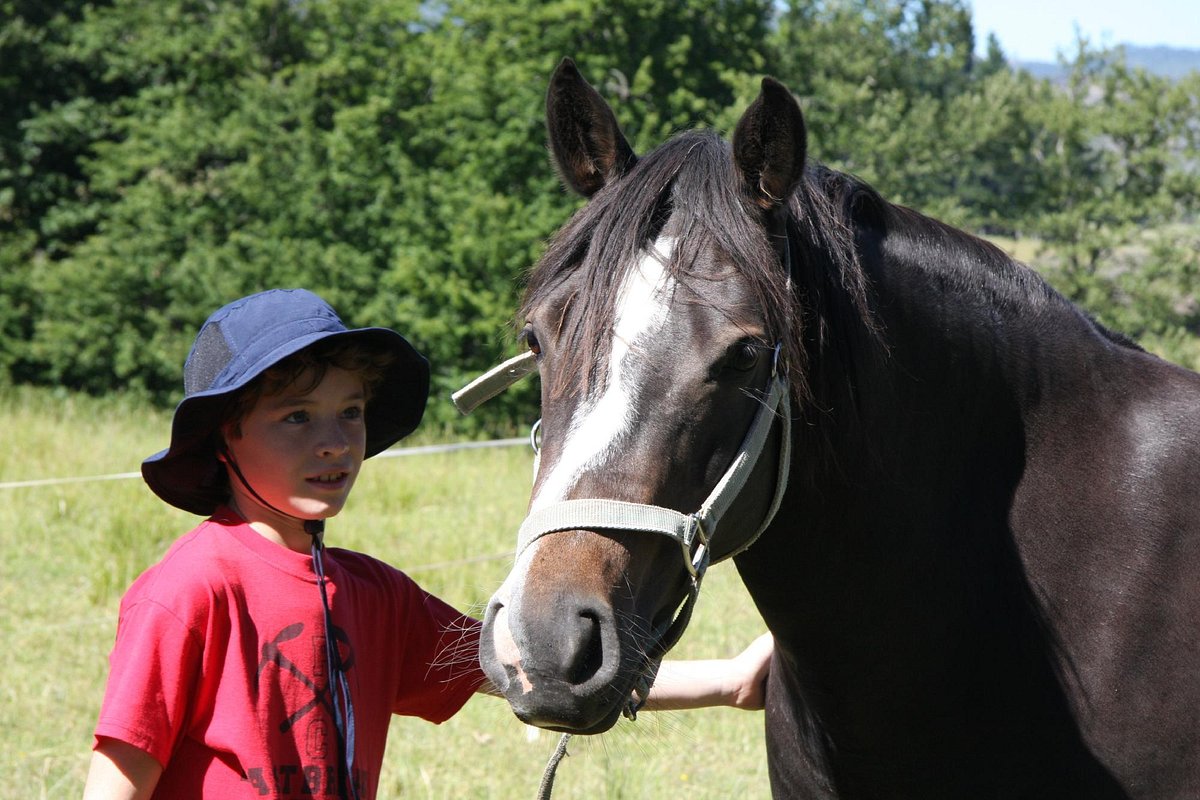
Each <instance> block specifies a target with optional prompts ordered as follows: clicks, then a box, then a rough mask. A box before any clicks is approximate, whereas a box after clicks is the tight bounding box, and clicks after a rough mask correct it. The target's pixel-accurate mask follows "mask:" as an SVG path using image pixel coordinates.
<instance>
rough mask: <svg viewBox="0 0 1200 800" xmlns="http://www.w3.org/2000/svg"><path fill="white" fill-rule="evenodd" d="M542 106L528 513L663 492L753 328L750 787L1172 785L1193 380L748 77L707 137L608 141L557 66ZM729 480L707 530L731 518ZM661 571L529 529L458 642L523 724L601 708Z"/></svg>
mask: <svg viewBox="0 0 1200 800" xmlns="http://www.w3.org/2000/svg"><path fill="white" fill-rule="evenodd" d="M548 116H549V127H550V139H551V147H552V150H553V152H554V155H555V158H556V161H557V163H558V166H559V168H560V170H561V172H562V173H563V176H564V178H565V180H566V181H567V182H568V183H569V184H570V185H571V186H572V187H574V188H575V189H577V190H578V191H580V192H582V193H584V194H585V195H587V196H589V197H590V198H591V202H590V203H589V204H588V205H587V206H585V207H584V208H583V209H582V210H581V211H580V212H579V213H578V214H577V215H576V217H575V218H574V219H573V220H572V221H571V222H570V223H569V224H568V225H567V226H566V227H565V228H564V229H563V231H561V232H560V233H559V235H558V237H556V239H555V240H554V242H553V243H552V244H551V246H550V248H549V250H548V252H547V254H546V256H545V257H544V259H543V261H542V263H541V264H540V265H539V267H538V269H537V270H536V271H535V273H534V274H533V276H532V278H531V282H530V286H529V290H528V294H527V298H526V303H525V307H524V310H523V313H524V314H525V316H526V319H527V320H528V326H527V329H526V338H527V340H528V341H529V342H530V343H531V346H533V347H534V348H535V349H536V351H537V352H538V353H539V359H540V363H541V373H542V380H543V397H542V404H543V415H544V427H543V431H544V448H543V454H542V463H541V468H540V472H539V475H538V479H537V482H536V484H535V489H534V498H533V505H534V506H537V505H539V504H540V503H543V502H547V501H548V500H547V498H548V497H549V501H552V500H555V499H567V498H579V497H610V498H615V499H621V500H629V501H633V502H640V503H654V504H657V505H662V506H667V507H671V508H675V509H678V510H681V511H685V512H686V511H690V510H692V509H694V507H695V505H696V503H697V502H698V501H699V499H700V498H703V497H704V496H705V495H706V494H707V492H708V491H709V490H710V489H711V488H712V485H713V483H715V481H716V480H717V478H718V477H719V476H720V474H721V471H722V470H723V469H724V466H725V464H726V463H728V461H729V459H730V458H731V453H732V452H733V451H734V450H735V449H736V447H737V445H738V443H739V441H740V438H741V436H742V435H743V434H744V432H745V430H746V427H747V425H748V424H749V420H750V418H751V416H752V415H753V412H754V408H755V403H756V398H757V396H758V395H757V392H758V389H759V388H760V387H761V386H762V385H763V381H764V379H765V375H766V372H765V370H766V369H767V368H768V367H767V366H766V361H767V358H766V357H765V356H764V355H763V354H765V353H769V352H770V351H771V349H772V347H773V345H774V343H776V342H781V343H782V344H783V357H784V361H785V363H786V364H787V367H788V369H789V376H790V379H791V384H792V390H793V391H792V395H793V399H792V408H791V414H792V416H793V419H794V425H793V431H794V434H793V442H792V450H791V452H792V464H791V466H792V474H791V480H790V482H789V485H788V491H787V494H786V496H785V498H784V501H783V506H782V508H781V510H780V513H779V515H778V516H777V517H776V519H775V521H774V522H773V524H772V525H771V526H770V528H769V529H768V530H767V531H766V532H765V533H764V534H763V535H762V536H761V538H760V539H759V540H758V541H757V542H756V543H755V544H754V545H753V546H752V547H750V548H749V549H748V550H747V551H745V552H744V553H742V554H741V555H739V556H738V557H737V558H736V564H737V568H738V570H739V572H740V573H741V575H742V577H743V579H744V581H745V583H746V585H747V587H748V589H749V590H750V593H751V595H752V596H753V598H754V600H755V602H756V603H757V605H758V607H759V609H760V611H761V612H762V615H763V618H764V619H765V621H766V623H767V625H768V627H769V628H770V629H771V631H772V632H773V633H774V635H775V637H776V643H777V646H776V656H775V659H774V662H773V664H772V671H771V677H770V682H769V691H768V702H767V714H766V718H767V748H768V757H769V760H770V774H771V785H772V791H773V793H774V795H775V796H776V797H782V798H845V799H847V800H849V799H850V798H942V797H944V798H1034V797H1044V798H1109V797H1112V798H1186V797H1197V796H1200V377H1198V376H1197V375H1196V374H1194V373H1192V372H1189V371H1186V370H1183V369H1181V368H1179V367H1176V366H1173V365H1171V364H1169V363H1166V362H1164V361H1162V360H1160V359H1158V358H1156V357H1154V356H1151V355H1148V354H1147V353H1145V352H1143V351H1142V350H1140V349H1139V348H1137V347H1136V346H1134V345H1132V344H1131V343H1129V342H1127V341H1125V340H1123V339H1122V338H1121V337H1119V336H1117V335H1115V334H1113V333H1111V332H1109V331H1107V330H1105V329H1104V328H1102V327H1101V326H1099V325H1098V324H1096V323H1095V322H1094V321H1093V320H1092V319H1090V318H1089V317H1088V316H1086V315H1085V314H1083V313H1082V312H1080V311H1079V310H1078V309H1077V308H1075V307H1073V306H1072V305H1071V304H1070V303H1068V302H1067V301H1066V300H1065V299H1063V298H1062V297H1061V296H1060V295H1058V294H1057V293H1055V292H1054V291H1053V290H1052V289H1050V288H1049V287H1048V286H1047V285H1046V284H1045V283H1044V282H1043V281H1042V280H1041V279H1040V278H1039V277H1038V276H1037V275H1036V274H1034V273H1033V272H1032V271H1030V270H1029V269H1027V268H1026V267H1024V266H1022V265H1020V264H1017V263H1015V262H1013V261H1012V260H1011V259H1009V258H1007V257H1006V256H1005V255H1004V254H1003V253H1001V252H1000V251H998V250H997V249H995V248H993V247H992V246H990V245H988V244H986V243H985V242H982V241H981V240H978V239H975V238H973V237H971V236H969V235H967V234H965V233H962V232H960V231H957V230H954V229H952V228H949V227H947V226H945V225H942V224H940V223H938V222H936V221H934V220H931V219H928V218H925V217H923V216H921V215H919V214H917V213H915V212H913V211H911V210H908V209H905V208H902V207H899V206H895V205H892V204H890V203H887V202H886V201H884V200H883V199H881V198H880V197H879V196H878V195H877V194H876V193H875V192H874V191H872V190H871V189H870V188H869V187H867V186H865V185H863V184H862V183H861V182H858V181H856V180H854V179H852V178H850V177H847V176H845V175H841V174H838V173H835V172H832V171H829V170H826V169H824V168H821V167H819V166H816V165H809V166H807V167H806V160H805V146H806V142H805V132H804V126H803V119H802V117H801V115H800V110H799V108H798V106H797V105H796V103H795V101H794V100H793V99H792V97H791V96H790V94H789V93H788V92H787V91H786V89H784V87H782V86H781V85H779V84H777V83H775V82H774V81H771V80H769V79H768V80H766V81H764V84H763V91H762V94H761V95H760V96H759V98H758V99H757V100H756V101H755V102H754V104H752V105H751V107H750V108H749V109H748V110H747V111H746V114H745V115H744V117H743V119H742V121H741V122H740V123H739V126H738V128H737V131H736V132H735V135H734V137H733V145H732V147H730V146H729V145H727V144H725V143H724V142H722V141H721V140H720V139H719V138H717V137H716V136H715V135H712V134H707V133H697V132H692V133H687V134H683V135H681V136H678V137H676V138H674V139H672V140H671V141H670V142H668V143H667V144H665V145H663V146H662V147H661V148H659V149H658V150H656V151H654V152H653V153H651V154H649V155H648V156H645V157H644V158H642V159H640V160H639V159H638V158H637V157H636V156H635V155H634V154H633V151H632V150H631V149H630V148H629V146H628V145H627V144H626V143H625V140H624V138H623V137H622V135H621V133H620V131H619V130H618V128H617V125H616V122H615V118H614V116H613V114H612V112H611V110H609V108H608V106H607V104H605V103H604V102H603V101H602V100H601V99H600V98H599V96H598V95H597V94H596V93H595V92H594V90H592V89H591V87H589V86H588V85H587V84H586V83H585V82H584V81H583V79H582V77H580V76H579V73H578V72H577V71H576V70H575V68H574V65H573V64H571V63H570V62H564V64H563V65H562V66H560V68H559V70H558V71H557V72H556V73H555V76H554V78H553V80H552V84H551V89H550V95H549V99H548ZM606 415H608V416H606ZM773 452H774V451H773ZM760 471H761V472H762V475H760V476H758V478H757V479H756V481H754V482H752V486H751V487H750V489H749V490H748V491H747V492H746V497H745V498H744V501H743V502H742V504H741V505H742V507H741V509H740V512H739V514H738V515H731V516H734V517H735V521H734V522H731V523H729V524H728V525H727V526H726V528H727V529H726V530H720V531H718V533H717V537H718V538H719V537H721V536H725V535H735V534H736V531H734V530H733V529H736V528H737V527H738V526H739V525H746V524H750V523H748V522H746V521H747V520H749V521H754V520H757V519H760V518H761V516H762V508H763V506H764V504H765V502H766V498H767V497H769V490H768V489H767V488H765V485H766V484H768V483H769V481H770V478H771V475H770V472H771V470H770V469H769V468H763V469H761V470H760ZM739 518H740V519H741V521H738V519H739ZM731 531H733V532H731ZM686 585H687V576H686V572H685V571H684V569H683V565H682V563H681V561H680V559H679V554H678V548H677V547H676V546H675V545H674V544H673V543H671V542H669V541H661V540H660V538H659V537H655V536H652V535H647V534H644V533H636V532H617V533H607V534H602V533H597V532H593V531H586V530H579V531H565V532H562V533H554V534H551V535H548V536H545V537H543V538H542V539H540V540H539V541H538V542H537V543H536V545H534V546H531V547H530V548H528V549H527V550H526V551H525V552H524V553H522V554H520V556H519V557H518V560H517V563H516V566H515V567H514V571H513V574H512V575H511V576H510V578H509V580H508V581H506V583H505V585H504V587H502V589H501V590H500V591H499V592H498V593H497V595H496V597H495V598H494V599H493V601H492V603H491V605H490V607H489V610H488V614H487V619H486V621H485V633H484V642H483V652H482V661H483V664H484V667H485V669H487V671H488V674H489V675H490V676H491V678H492V680H493V681H494V682H495V683H496V684H497V686H499V687H501V688H502V689H504V690H505V691H506V693H507V696H508V698H509V700H510V702H511V703H512V705H513V707H514V710H516V712H517V713H518V715H520V716H522V717H523V718H525V719H527V720H529V721H532V722H535V723H537V724H541V725H544V726H546V727H552V728H557V729H562V730H576V731H582V732H596V731H600V730H604V729H606V728H607V727H609V726H611V725H612V724H613V722H614V721H615V719H616V717H617V714H618V712H619V710H620V707H621V705H622V704H623V703H624V701H625V698H626V697H627V696H628V693H629V690H630V688H631V686H633V684H634V682H635V680H636V676H637V674H638V672H639V671H641V670H642V669H643V668H644V666H645V663H644V662H645V657H644V653H645V652H646V651H647V650H648V649H650V648H651V647H652V645H653V639H654V635H655V634H654V631H655V630H661V628H662V625H663V623H664V621H665V620H669V618H670V616H671V612H672V611H673V610H674V609H675V607H676V605H677V604H678V602H679V599H680V597H681V596H682V594H683V591H684V588H685V587H686ZM707 611H708V612H709V613H711V611H712V610H711V609H708V610H707ZM699 613H706V609H705V608H704V606H703V603H702V604H701V610H700V612H699Z"/></svg>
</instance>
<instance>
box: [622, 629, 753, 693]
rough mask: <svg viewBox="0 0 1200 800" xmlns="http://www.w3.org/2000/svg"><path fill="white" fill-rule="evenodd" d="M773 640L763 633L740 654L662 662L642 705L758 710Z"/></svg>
mask: <svg viewBox="0 0 1200 800" xmlns="http://www.w3.org/2000/svg"><path fill="white" fill-rule="evenodd" d="M774 650H775V640H774V639H773V638H772V637H771V634H769V633H764V634H763V635H762V636H759V637H758V638H757V639H755V640H754V641H753V642H751V643H750V646H749V647H747V648H746V649H745V650H743V651H742V652H741V653H740V654H738V655H737V656H735V657H733V658H729V659H713V660H710V661H664V662H663V663H662V666H660V667H659V669H658V677H656V678H655V679H654V685H653V686H652V687H650V696H649V697H648V698H646V705H645V708H646V709H648V710H651V711H670V710H679V709H686V708H705V707H708V706H732V707H734V708H742V709H749V710H754V709H760V708H762V707H763V703H764V701H765V695H766V683H767V672H768V670H769V669H770V665H771V653H772V652H774Z"/></svg>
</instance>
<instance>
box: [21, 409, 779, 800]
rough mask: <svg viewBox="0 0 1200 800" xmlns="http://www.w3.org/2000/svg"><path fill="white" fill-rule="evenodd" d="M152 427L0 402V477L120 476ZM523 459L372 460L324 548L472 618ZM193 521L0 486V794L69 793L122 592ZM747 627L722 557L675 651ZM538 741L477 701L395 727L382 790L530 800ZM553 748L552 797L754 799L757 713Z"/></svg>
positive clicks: (131, 419)
mask: <svg viewBox="0 0 1200 800" xmlns="http://www.w3.org/2000/svg"><path fill="white" fill-rule="evenodd" d="M169 421H170V417H169V414H166V413H162V412H156V411H148V410H146V409H145V408H143V407H142V406H140V405H138V404H137V403H135V402H132V401H127V400H122V399H119V398H118V399H106V400H96V399H91V398H84V397H74V396H66V395H56V394H55V393H52V392H46V391H37V390H27V389H22V390H11V391H9V392H8V393H5V394H0V430H3V431H4V434H5V436H4V438H5V447H4V448H0V483H8V482H15V481H27V480H34V479H43V478H54V477H70V476H89V475H90V476H97V475H105V474H111V473H125V472H136V471H137V469H138V464H139V463H140V461H141V459H142V458H144V457H145V456H147V455H149V454H150V453H152V452H154V451H156V450H158V449H160V448H162V447H163V446H165V444H166V442H167V436H168V428H169ZM531 466H532V465H531V457H530V454H529V452H528V450H527V449H525V448H506V449H494V450H472V451H467V452H459V453H453V454H445V455H424V456H415V457H401V458H377V459H373V460H372V461H370V462H368V465H367V466H366V468H365V470H364V472H363V475H362V477H361V478H360V480H359V484H358V486H357V487H356V489H355V492H354V496H353V497H352V498H351V501H350V504H349V505H348V507H347V508H346V510H345V511H344V512H343V513H342V514H341V515H340V516H339V517H337V519H336V520H334V521H332V522H331V523H330V525H329V530H328V534H327V536H328V541H329V542H330V544H331V545H337V546H345V547H351V548H354V549H359V550H364V551H366V552H369V553H371V554H373V555H376V556H377V557H379V558H382V559H384V560H386V561H388V562H389V563H392V564H395V565H396V566H398V567H400V568H401V569H404V570H406V571H408V572H409V573H410V574H411V575H412V576H413V578H415V579H416V580H417V581H419V582H420V583H421V584H422V585H423V586H425V587H426V588H427V589H429V590H430V591H433V592H435V593H436V594H438V595H440V596H442V597H443V598H445V599H446V600H447V601H448V602H450V603H452V604H454V605H456V606H457V607H459V608H462V609H464V610H471V609H473V610H478V609H479V608H481V607H482V605H483V603H484V602H485V601H486V600H487V598H488V597H489V596H490V594H491V592H492V591H493V590H494V589H495V587H496V586H497V585H498V584H499V583H500V581H501V580H502V579H503V577H504V575H505V574H506V572H507V570H508V567H509V564H510V561H511V551H512V546H513V542H514V539H515V532H516V529H517V526H518V524H519V523H520V520H521V518H522V516H523V514H524V510H525V504H526V502H527V500H528V496H529V481H530V470H531ZM195 521H196V518H195V517H192V516H190V515H188V514H186V513H184V512H181V511H176V510H174V509H171V508H169V507H168V506H166V505H165V504H163V503H162V502H160V501H159V500H158V499H157V498H155V497H154V495H153V494H152V493H151V492H150V491H149V489H147V488H146V487H145V485H144V484H143V483H142V482H141V481H140V480H137V479H126V480H113V481H103V482H87V483H76V484H67V485H57V486H40V487H31V488H16V489H2V490H0V552H3V553H4V554H5V556H6V557H5V558H3V559H0V604H2V608H3V610H4V612H5V613H4V614H3V615H2V619H0V640H2V642H3V645H4V646H3V647H2V648H0V669H2V670H3V675H4V680H3V681H0V730H2V731H3V734H2V736H3V739H2V743H0V774H3V775H4V776H5V780H4V781H2V782H0V800H27V799H28V798H39V797H45V798H63V797H77V796H78V795H79V793H80V790H81V788H82V785H83V780H84V776H85V775H86V771H87V763H88V759H89V757H90V747H91V731H92V728H93V725H94V723H95V718H96V714H97V712H98V711H99V704H100V699H101V696H102V692H103V687H104V680H105V676H106V674H107V655H108V651H109V649H110V647H111V645H112V639H113V635H114V632H115V628H116V611H117V604H118V602H119V600H120V597H121V594H122V593H123V592H124V590H125V588H126V587H127V586H128V584H129V583H130V582H131V581H132V580H133V579H134V578H135V577H136V576H137V575H138V574H139V573H140V572H141V571H142V570H143V569H145V568H146V567H147V566H149V565H150V564H152V563H154V562H155V561H156V560H157V559H158V558H159V557H160V556H161V554H162V553H163V551H164V550H165V549H166V547H167V546H168V545H169V544H170V542H171V541H173V540H174V539H175V538H176V537H178V536H179V535H181V534H182V533H184V532H185V531H187V530H188V529H189V528H190V527H191V526H192V525H193V524H194V523H195ZM761 630H762V623H761V621H760V620H759V618H758V616H757V613H756V612H755V611H754V609H753V606H752V604H751V603H750V601H749V599H748V598H747V596H746V594H745V591H744V590H743V588H742V587H741V584H740V582H739V581H738V579H737V575H736V572H735V570H734V569H733V567H732V566H729V565H720V566H717V567H715V568H714V569H713V570H712V571H711V572H710V574H709V577H708V579H707V581H706V585H705V589H704V592H703V593H702V595H701V598H700V604H699V607H698V609H697V612H696V615H695V618H694V620H693V623H692V626H691V628H690V630H689V631H688V634H687V635H686V636H685V637H684V640H683V642H681V644H680V645H679V647H678V648H677V651H676V655H680V656H685V657H695V658H709V657H718V656H728V655H733V654H734V653H736V652H737V651H739V650H740V649H741V648H742V647H744V646H745V645H746V644H748V643H749V642H750V641H751V639H753V638H754V636H755V635H757V634H758V633H759V632H761ZM555 743H556V737H554V736H553V735H551V734H549V733H545V732H542V733H540V734H536V735H530V732H529V731H527V729H526V728H525V726H523V725H521V724H520V723H519V722H518V721H517V720H516V718H515V717H513V715H512V713H511V712H510V711H509V710H508V706H507V704H505V703H504V702H503V701H500V700H495V699H492V698H476V699H474V700H472V701H471V702H470V703H468V704H467V707H466V708H465V709H464V710H463V712H462V713H460V714H459V715H458V716H457V717H455V718H454V719H453V720H451V721H449V722H447V723H445V724H444V725H442V726H433V725H430V724H428V723H425V722H422V721H420V720H412V719H400V718H397V719H395V720H394V722H393V725H392V735H391V738H390V740H389V747H388V754H387V756H386V760H385V765H384V772H383V775H382V778H381V791H380V797H381V798H395V797H405V798H447V800H450V799H451V798H453V799H455V800H458V799H459V798H513V797H518V798H519V797H532V796H533V795H534V793H535V791H536V789H537V786H538V783H539V781H540V779H541V773H542V769H543V767H544V766H545V763H546V759H547V758H548V757H549V755H550V753H551V752H552V751H553V749H554V745H555ZM570 753H571V757H570V758H568V759H566V760H565V761H564V763H563V764H562V766H561V768H560V770H559V776H558V780H557V783H556V786H555V794H554V796H555V798H558V799H559V800H568V799H569V798H664V797H671V796H673V795H674V794H677V793H685V792H686V793H687V794H688V795H689V796H691V797H696V798H728V797H739V798H747V799H748V798H762V797H766V796H767V795H768V790H767V779H766V762H765V756H764V754H763V745H762V717H761V715H760V714H751V713H744V712H736V711H732V710H728V709H710V710H705V711H692V712H682V713H670V714H652V713H645V714H642V715H640V716H639V718H638V720H637V721H636V722H633V723H631V722H627V721H622V722H621V723H619V724H618V726H617V727H616V728H615V729H614V730H612V731H611V732H609V733H607V734H604V735H603V736H599V737H592V738H590V739H582V738H577V739H575V740H574V741H573V743H572V745H571V747H570Z"/></svg>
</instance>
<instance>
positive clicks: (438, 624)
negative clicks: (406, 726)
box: [392, 582, 486, 723]
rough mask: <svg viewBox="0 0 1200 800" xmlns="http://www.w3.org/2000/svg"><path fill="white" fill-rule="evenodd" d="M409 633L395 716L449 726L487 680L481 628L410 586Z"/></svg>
mask: <svg viewBox="0 0 1200 800" xmlns="http://www.w3.org/2000/svg"><path fill="white" fill-rule="evenodd" d="M408 594H409V599H408V603H407V604H406V605H407V608H408V614H407V616H408V626H407V627H408V631H407V635H406V636H405V638H404V641H403V646H404V658H403V662H404V669H403V676H402V679H401V680H400V682H399V690H398V693H397V697H396V703H395V705H394V706H393V708H392V710H393V712H394V713H396V714H402V715H405V716H417V717H421V718H423V719H426V720H429V721H430V722H438V723H440V722H444V721H446V720H447V719H449V718H450V717H452V716H454V715H455V714H456V713H458V711H459V709H461V708H462V707H463V705H464V704H465V703H466V702H467V700H469V699H470V697H471V695H472V694H473V693H474V692H475V691H476V690H477V689H478V688H479V687H480V686H482V685H483V683H484V681H485V680H486V679H485V677H484V674H483V670H482V669H481V668H480V666H479V632H480V629H481V627H482V623H480V622H479V621H478V620H475V619H472V618H471V617H468V616H466V615H464V614H461V613H459V612H458V611H456V610H455V609H454V608H453V607H452V606H450V605H448V604H447V603H445V602H443V601H442V600H440V599H438V598H437V597H434V596H433V595H431V594H429V593H428V592H425V591H424V590H422V589H421V588H420V587H419V586H417V585H416V584H415V583H411V582H409V589H408Z"/></svg>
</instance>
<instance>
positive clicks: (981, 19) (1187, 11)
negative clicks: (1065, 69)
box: [968, 0, 1200, 62]
mask: <svg viewBox="0 0 1200 800" xmlns="http://www.w3.org/2000/svg"><path fill="white" fill-rule="evenodd" d="M968 2H969V3H970V5H971V7H972V9H973V19H974V22H975V38H976V41H978V42H979V43H980V50H981V51H982V50H983V49H984V47H985V43H986V42H987V35H988V33H989V32H990V33H995V34H996V38H997V39H999V40H1000V47H1001V48H1002V49H1003V50H1004V54H1005V55H1006V56H1007V57H1008V58H1009V60H1014V61H1050V62H1053V61H1054V60H1055V57H1056V54H1057V53H1058V51H1060V50H1061V51H1063V52H1064V53H1065V54H1066V55H1067V56H1068V57H1071V56H1072V55H1073V54H1074V52H1075V27H1076V25H1078V27H1079V29H1080V31H1081V32H1082V33H1083V35H1084V36H1086V37H1087V38H1088V40H1089V41H1090V42H1091V44H1092V45H1093V46H1095V47H1100V46H1115V45H1118V44H1134V45H1146V46H1149V45H1156V44H1162V45H1168V46H1170V47H1186V48H1191V49H1200V1H1198V0H968Z"/></svg>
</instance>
